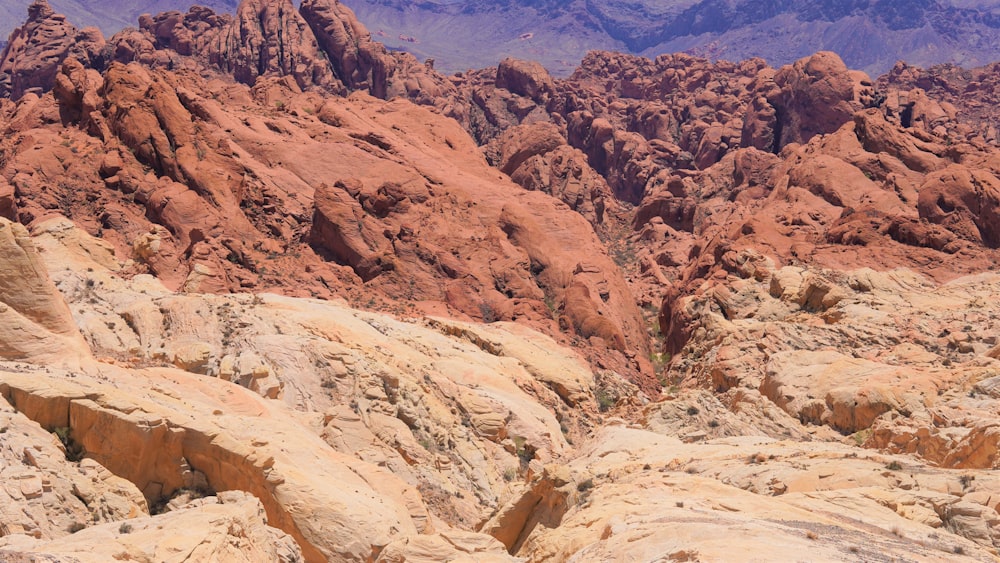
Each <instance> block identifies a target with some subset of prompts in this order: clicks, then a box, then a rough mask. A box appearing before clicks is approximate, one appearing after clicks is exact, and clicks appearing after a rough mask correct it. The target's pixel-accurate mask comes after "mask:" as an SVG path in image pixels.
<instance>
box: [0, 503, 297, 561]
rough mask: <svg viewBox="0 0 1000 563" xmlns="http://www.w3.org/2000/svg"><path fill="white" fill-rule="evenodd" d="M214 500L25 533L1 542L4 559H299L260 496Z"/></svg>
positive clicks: (295, 550)
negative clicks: (43, 536)
mask: <svg viewBox="0 0 1000 563" xmlns="http://www.w3.org/2000/svg"><path fill="white" fill-rule="evenodd" d="M212 500H215V502H205V503H202V504H200V505H199V506H197V507H193V508H186V509H182V510H178V511H175V512H168V513H166V514H162V515H159V516H155V517H149V516H146V517H143V518H135V519H131V520H128V521H126V522H122V523H118V522H113V523H110V524H103V525H100V526H93V527H91V528H87V529H85V530H82V531H79V532H77V533H75V534H72V535H68V536H65V537H63V538H60V539H53V540H47V541H32V540H28V539H27V538H23V537H22V538H21V539H18V540H16V541H13V542H10V543H9V544H7V545H3V544H0V559H3V560H5V561H10V560H12V559H13V558H14V557H25V558H27V556H28V554H31V556H35V557H40V558H42V557H53V558H57V559H58V560H60V561H80V562H94V563H99V562H100V563H103V562H106V561H116V560H117V561H122V560H132V561H184V560H186V561H233V562H243V561H245V562H247V563H251V562H253V563H256V562H259V561H274V562H282V563H291V562H293V561H300V560H301V559H300V558H301V556H302V552H301V550H300V549H299V547H298V545H296V543H295V541H294V540H293V539H292V538H291V537H290V536H289V535H287V534H285V533H283V532H281V531H280V530H277V529H275V528H271V527H269V526H267V517H266V515H265V513H264V509H263V507H262V506H261V504H260V502H259V501H258V500H257V499H255V498H254V497H252V496H250V495H248V494H246V493H240V492H234V491H232V492H228V493H225V494H220V495H219V497H218V498H217V499H216V498H215V497H212ZM8 557H9V558H8ZM25 560H27V559H25ZM41 560H44V559H41Z"/></svg>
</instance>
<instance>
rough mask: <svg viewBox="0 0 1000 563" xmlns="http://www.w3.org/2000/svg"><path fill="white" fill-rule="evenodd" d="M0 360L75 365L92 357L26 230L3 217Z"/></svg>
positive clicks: (0, 222) (0, 229)
mask: <svg viewBox="0 0 1000 563" xmlns="http://www.w3.org/2000/svg"><path fill="white" fill-rule="evenodd" d="M0 264H3V268H0V334H2V335H3V338H2V339H0V358H6V359H15V360H27V361H39V362H44V363H61V364H65V365H73V364H75V363H79V362H80V361H82V359H83V358H85V357H87V356H88V355H89V354H88V352H87V349H86V345H85V344H84V342H83V339H82V338H81V337H80V333H79V331H78V330H77V328H76V325H75V324H74V322H73V318H72V316H71V315H70V312H69V308H68V307H67V306H66V302H65V301H64V300H63V298H62V296H61V295H60V294H59V292H58V291H57V290H56V288H55V286H54V285H53V283H52V281H51V280H50V279H49V275H48V272H47V271H46V267H45V264H44V263H43V262H42V260H41V257H40V256H39V254H38V251H37V250H36V248H35V245H34V243H33V242H32V240H31V237H30V236H29V234H28V231H27V229H25V228H24V227H23V226H22V225H20V224H18V223H11V222H10V221H8V220H7V219H3V218H0Z"/></svg>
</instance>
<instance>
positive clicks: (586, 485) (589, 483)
mask: <svg viewBox="0 0 1000 563" xmlns="http://www.w3.org/2000/svg"><path fill="white" fill-rule="evenodd" d="M592 488H594V480H593V479H587V480H586V481H580V482H579V483H577V485H576V490H577V491H580V492H581V493H582V492H585V491H589V490H590V489H592Z"/></svg>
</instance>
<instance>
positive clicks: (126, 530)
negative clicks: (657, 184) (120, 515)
mask: <svg viewBox="0 0 1000 563" xmlns="http://www.w3.org/2000/svg"><path fill="white" fill-rule="evenodd" d="M118 533H120V534H130V533H132V524H129V523H128V522H122V525H121V526H118Z"/></svg>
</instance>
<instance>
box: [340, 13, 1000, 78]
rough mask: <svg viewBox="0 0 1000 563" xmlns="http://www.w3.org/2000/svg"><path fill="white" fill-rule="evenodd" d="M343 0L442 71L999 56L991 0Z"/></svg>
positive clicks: (392, 42) (873, 65)
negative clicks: (598, 58) (824, 56)
mask: <svg viewBox="0 0 1000 563" xmlns="http://www.w3.org/2000/svg"><path fill="white" fill-rule="evenodd" d="M343 1H344V3H345V4H347V5H348V6H350V7H351V8H352V9H354V11H355V12H356V13H357V14H358V17H359V19H360V20H361V21H362V22H364V23H365V24H366V25H367V26H368V27H369V28H370V29H371V30H372V32H373V33H375V34H376V35H377V36H378V38H379V40H380V41H383V42H384V43H386V45H388V46H390V47H392V48H397V49H404V50H407V51H410V52H412V53H414V54H415V55H417V56H418V57H433V58H434V59H435V61H436V64H437V68H439V69H443V70H452V71H454V70H461V69H464V68H469V67H482V66H486V65H491V64H494V63H495V62H496V61H498V60H499V59H501V58H503V57H504V56H507V55H512V56H517V57H521V58H529V59H535V60H539V61H541V62H542V63H543V64H545V65H546V66H548V67H549V68H550V70H553V71H555V72H557V73H561V72H567V71H569V70H571V69H572V68H573V67H574V66H575V64H576V62H577V61H579V59H580V58H581V57H582V55H583V54H584V53H585V52H586V51H587V50H589V49H616V50H623V51H629V52H633V53H640V54H643V55H647V56H655V55H657V54H660V53H665V52H674V51H690V52H693V53H695V54H700V55H705V56H708V57H711V58H725V59H730V60H736V59H742V58H746V57H751V56H761V57H764V58H765V59H767V60H768V61H769V62H770V63H772V64H783V63H787V62H790V61H793V60H795V59H797V58H800V57H802V56H805V55H808V54H810V53H813V52H815V51H818V50H832V51H836V52H837V53H839V54H840V55H841V56H842V57H843V58H844V60H845V61H846V62H847V64H848V65H849V66H851V67H854V68H860V69H863V70H866V71H868V72H869V73H872V74H879V73H881V72H883V71H885V70H887V69H888V68H890V67H891V66H892V65H893V63H895V61H897V60H900V59H902V60H906V61H907V62H909V63H911V64H919V65H930V64H934V63H940V62H955V63H958V64H962V65H976V64H984V63H986V62H990V61H993V60H997V59H1000V0H996V1H984V0H980V1H977V0H951V1H934V0H836V1H835V0H701V1H695V0H676V1H671V0H499V1H495V2H491V1H486V0H451V1H434V0H423V1H420V0H418V1H416V2H411V1H409V0H343Z"/></svg>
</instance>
